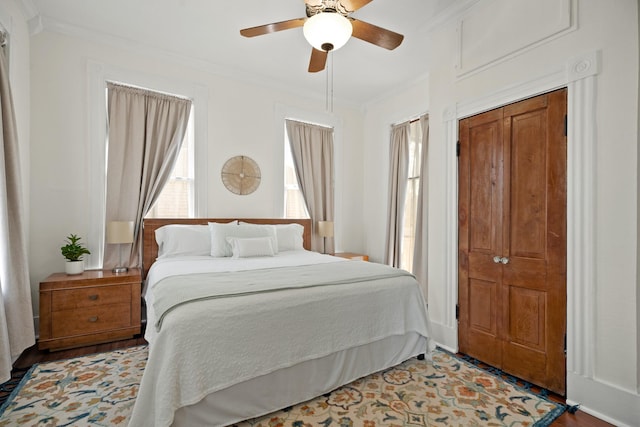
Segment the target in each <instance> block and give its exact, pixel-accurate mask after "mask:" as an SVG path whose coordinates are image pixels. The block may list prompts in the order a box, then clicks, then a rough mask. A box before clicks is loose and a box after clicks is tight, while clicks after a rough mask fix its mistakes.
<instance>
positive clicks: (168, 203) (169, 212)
mask: <svg viewBox="0 0 640 427" xmlns="http://www.w3.org/2000/svg"><path fill="white" fill-rule="evenodd" d="M193 116H194V108H193V107H192V108H191V114H190V116H189V123H188V125H187V131H186V133H185V136H184V141H182V146H181V147H180V152H179V153H178V159H177V160H176V164H175V165H174V167H173V171H172V172H171V177H170V178H169V181H167V183H166V184H165V186H164V188H163V189H162V193H160V196H159V197H158V200H157V201H156V203H155V204H154V205H153V207H152V208H151V209H150V210H149V212H148V213H147V215H146V218H192V217H194V216H195V214H194V212H195V209H194V205H195V203H194V198H195V191H194V190H195V189H194V184H195V173H194V170H195V168H194V160H195V156H194V126H193Z"/></svg>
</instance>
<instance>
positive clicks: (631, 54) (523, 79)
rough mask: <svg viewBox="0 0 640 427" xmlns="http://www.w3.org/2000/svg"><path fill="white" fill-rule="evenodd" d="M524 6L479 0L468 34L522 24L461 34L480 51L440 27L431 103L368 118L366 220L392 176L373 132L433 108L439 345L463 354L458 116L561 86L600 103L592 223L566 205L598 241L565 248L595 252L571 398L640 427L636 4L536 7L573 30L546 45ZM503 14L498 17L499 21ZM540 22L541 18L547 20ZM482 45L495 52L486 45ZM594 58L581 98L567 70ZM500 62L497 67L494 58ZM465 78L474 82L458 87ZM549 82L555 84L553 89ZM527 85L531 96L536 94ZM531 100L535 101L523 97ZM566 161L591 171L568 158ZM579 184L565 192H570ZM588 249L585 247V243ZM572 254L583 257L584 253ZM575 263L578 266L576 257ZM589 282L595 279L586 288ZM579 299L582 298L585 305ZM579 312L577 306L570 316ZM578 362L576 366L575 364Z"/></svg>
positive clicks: (432, 306) (573, 138) (376, 224)
mask: <svg viewBox="0 0 640 427" xmlns="http://www.w3.org/2000/svg"><path fill="white" fill-rule="evenodd" d="M505 2H506V3H505ZM503 3H504V4H503ZM507 3H508V5H507ZM529 6H530V2H529V4H527V2H526V1H513V0H486V1H484V0H483V1H481V2H478V3H476V4H475V5H474V6H473V7H471V8H470V9H469V10H468V11H467V12H466V15H465V16H464V17H463V19H464V20H465V21H464V22H465V24H467V23H468V22H472V23H473V21H474V19H475V18H479V17H480V18H482V19H483V20H484V21H486V19H487V16H489V17H490V19H495V20H496V21H497V20H499V19H505V20H506V21H505V22H512V21H513V22H519V24H518V26H517V31H518V33H502V34H501V31H503V30H504V28H505V27H504V26H501V25H477V26H475V27H474V25H468V26H466V27H463V28H464V29H466V30H469V28H471V29H472V30H473V31H476V33H473V34H471V35H469V34H465V36H466V38H463V40H466V42H465V43H473V44H474V45H473V46H469V45H467V44H464V43H462V44H461V43H460V39H459V38H458V26H457V25H456V23H448V24H444V25H442V26H440V27H438V28H436V29H435V30H433V31H432V33H431V34H430V35H429V36H430V37H429V38H428V40H426V42H427V44H428V46H429V48H428V49H426V51H427V52H429V54H430V55H432V59H431V61H430V63H431V64H433V67H432V68H431V69H430V70H429V84H428V88H429V89H428V95H427V96H425V94H424V93H422V92H420V91H415V92H414V93H413V94H414V96H410V97H409V98H408V99H404V100H403V101H404V102H405V104H400V105H398V104H396V100H395V99H388V100H387V99H385V100H381V101H380V102H378V103H375V104H373V105H369V106H368V108H367V115H366V117H365V125H366V126H365V128H366V129H365V145H366V146H368V145H369V144H375V150H378V151H375V150H367V152H371V151H372V153H369V154H368V155H367V164H366V165H365V182H367V183H368V184H372V183H375V184H376V185H368V186H367V187H366V188H365V202H366V207H365V209H366V210H367V211H374V212H376V213H377V212H378V211H379V210H381V209H384V207H385V206H386V204H385V201H383V200H381V199H380V198H379V196H378V195H379V194H380V193H382V194H385V195H386V192H387V185H388V183H387V179H388V178H387V177H386V171H387V170H388V167H387V165H386V164H385V163H386V161H387V155H386V152H388V142H387V141H388V139H387V140H384V139H383V138H382V137H380V135H377V136H375V135H374V134H376V133H377V132H378V131H375V130H370V129H368V128H369V127H371V129H375V128H376V127H378V129H382V128H383V127H384V126H386V124H385V125H384V126H383V125H382V123H385V122H388V121H389V120H390V118H391V117H392V116H393V114H394V113H396V112H398V111H403V109H404V108H405V107H407V106H409V107H410V106H412V105H428V106H429V114H430V143H429V183H430V184H429V255H428V261H429V295H428V300H429V311H430V316H431V320H432V326H433V330H434V335H435V337H436V339H437V340H438V341H439V342H440V343H441V344H444V345H445V346H447V347H449V348H453V349H457V324H456V322H455V317H454V313H455V303H456V300H457V276H456V274H457V272H456V269H455V266H456V263H457V256H456V254H457V242H456V240H457V239H456V234H455V227H456V224H457V219H456V215H457V212H456V209H455V206H456V187H457V184H456V182H455V180H456V179H457V178H456V177H457V173H456V170H455V168H456V160H455V149H454V145H455V136H456V134H457V129H456V126H455V123H456V121H457V119H458V118H460V117H461V116H462V113H461V111H462V110H464V111H465V113H467V114H468V113H469V112H473V111H474V109H475V110H477V107H476V106H477V105H481V104H483V105H484V106H485V107H486V109H489V108H490V107H491V106H490V105H488V104H489V103H490V100H491V99H492V98H495V99H501V98H505V95H504V93H507V92H511V93H516V92H518V91H519V93H520V94H521V95H522V96H523V97H524V96H531V95H535V94H536V92H537V91H539V90H540V89H543V90H552V89H555V87H556V85H557V84H558V82H559V81H560V82H564V84H565V85H567V84H570V95H569V96H570V98H571V96H572V94H573V95H575V94H576V93H578V92H580V91H582V92H581V93H588V94H593V95H595V96H594V98H593V99H586V100H584V101H586V102H588V103H593V105H594V114H595V120H596V122H595V125H594V124H592V123H589V122H588V121H584V120H583V122H582V124H583V125H584V127H585V128H591V127H592V126H593V135H592V136H593V138H595V146H594V152H593V165H590V164H582V163H579V164H576V165H575V166H576V167H575V169H580V170H582V171H584V172H585V174H586V176H587V178H589V179H591V180H592V181H593V183H594V186H593V187H592V188H590V189H588V191H587V192H586V193H587V196H582V198H583V199H584V198H585V197H586V198H587V200H586V201H585V204H586V205H589V203H590V200H589V199H588V197H590V196H593V201H592V203H591V205H592V206H593V211H592V212H586V213H585V212H581V211H580V209H577V208H580V207H581V206H574V205H573V203H574V202H573V201H570V202H569V203H570V208H571V209H574V212H575V214H576V215H580V216H584V215H592V217H593V227H592V228H593V229H592V230H589V231H590V232H592V235H589V236H580V235H577V236H576V235H575V233H574V232H573V231H571V233H572V234H571V235H572V238H573V239H574V240H573V241H572V242H570V244H572V243H575V245H574V246H581V245H583V243H581V242H584V241H588V239H592V242H593V243H592V245H591V246H590V247H589V248H587V251H586V252H587V255H589V254H592V259H590V261H592V263H591V265H580V264H579V263H576V265H577V266H578V270H579V271H578V273H579V274H578V275H580V274H582V276H580V277H583V276H584V277H585V278H586V279H587V280H585V282H584V283H583V282H582V281H581V280H574V281H573V282H572V283H571V286H572V291H571V292H570V296H569V298H570V299H569V302H568V304H569V305H570V306H569V307H568V308H569V310H570V311H572V312H577V313H578V314H579V315H580V316H577V317H576V318H570V319H568V321H569V325H568V330H569V331H570V333H571V332H573V333H574V334H577V333H578V332H577V331H579V333H580V334H581V335H580V336H569V337H568V339H569V342H570V347H569V354H568V360H569V363H568V368H569V372H568V374H567V377H568V378H567V381H568V388H567V394H568V399H569V401H570V402H574V403H581V404H582V409H583V410H586V411H589V412H591V413H593V414H595V415H597V416H600V417H603V418H605V419H609V420H612V421H614V422H615V424H616V425H637V422H638V420H639V419H640V396H639V395H638V385H639V384H638V378H639V376H638V367H639V357H638V343H637V339H638V296H637V293H638V287H637V283H638V279H637V275H638V271H637V262H636V261H637V250H638V249H637V248H638V245H637V239H638V233H637V214H638V211H637V209H638V204H637V198H638V176H637V175H638V149H637V142H638V139H637V138H638V55H639V53H638V11H637V8H638V4H637V1H635V0H619V1H615V2H609V1H602V0H579V1H575V2H572V1H569V0H566V1H557V2H550V1H544V2H537V3H536V7H537V8H542V9H544V8H547V9H546V10H549V11H552V12H553V13H551V12H550V13H549V14H548V15H547V18H548V19H549V20H552V19H555V20H557V22H556V24H557V25H559V26H560V27H562V23H563V21H562V19H561V17H562V16H561V14H559V13H555V12H556V11H557V10H558V8H560V9H562V8H564V9H562V10H564V11H565V12H567V13H568V14H569V15H568V16H569V18H570V19H569V21H570V22H569V24H570V25H569V27H567V28H566V30H564V31H558V32H557V34H554V35H550V36H549V38H547V39H544V40H540V38H543V35H540V33H539V29H540V27H543V25H537V24H538V23H536V21H535V17H534V16H531V14H530V12H531V11H530V10H528V8H529ZM496 11H500V12H501V13H500V14H496V13H495V12H496ZM538 12H539V11H536V14H534V15H537V13H538ZM576 13H577V15H576ZM572 14H573V15H572ZM565 17H566V16H565ZM544 18H545V16H544V15H543V16H542V17H541V19H544ZM529 20H530V21H529ZM492 24H495V22H492ZM541 24H545V25H546V24H548V22H543V23H541ZM528 25H530V26H528ZM546 28H547V29H549V30H550V31H551V30H553V29H554V28H553V26H550V25H549V26H547V27H546ZM500 37H502V38H503V39H504V40H505V45H509V46H514V45H515V46H519V48H518V49H516V50H515V51H514V52H509V51H508V49H507V50H506V51H505V50H503V49H502V46H498V45H496V43H498V42H496V41H495V40H496V39H498V40H499V39H500ZM536 37H537V39H536ZM483 40H485V41H486V40H493V42H492V43H491V44H483V43H482V42H483ZM507 42H508V43H507ZM590 52H596V54H595V55H593V56H591V57H598V58H599V60H600V66H601V68H600V69H599V70H596V71H595V75H594V76H592V77H589V78H586V79H584V80H581V81H587V82H588V83H585V84H586V85H587V86H588V85H589V84H591V82H593V89H591V88H587V89H575V90H574V87H575V86H577V85H576V84H575V83H569V82H571V81H572V80H571V77H572V76H571V73H572V72H573V73H574V74H575V72H579V71H580V70H581V69H580V68H579V67H578V69H577V70H571V69H568V68H567V69H565V68H564V67H565V64H570V63H571V58H572V57H573V56H574V55H584V54H588V53H590ZM498 53H499V55H500V56H501V57H500V58H498V57H496V55H497V54H498ZM591 57H590V58H591ZM486 58H490V59H495V61H493V62H491V63H488V64H484V65H483V64H478V63H475V64H474V61H481V60H485V59H486ZM465 61H466V62H465ZM596 62H597V61H596ZM469 64H471V65H483V66H482V67H479V68H478V69H477V70H470V69H469V68H465V67H467V66H469ZM456 66H458V68H456ZM592 66H593V67H596V65H592ZM461 71H465V72H466V71H469V72H468V73H467V74H465V75H460V72H461ZM549 75H553V76H554V77H553V79H549V80H548V83H546V82H547V80H545V79H546V78H547V76H549ZM558 76H559V77H558ZM532 81H534V82H535V84H531V82H532ZM580 84H583V83H580ZM515 88H518V89H517V90H516V89H515ZM528 90H529V91H530V93H527V91H528ZM422 97H424V98H422ZM425 98H426V99H425ZM488 100H489V101H488ZM515 100H516V99H513V101H515ZM510 101H511V100H510ZM581 101H582V100H581ZM496 102H497V101H496ZM569 105H570V110H569V117H570V126H571V125H572V123H575V122H577V121H579V120H578V119H577V115H578V110H580V109H581V108H582V105H581V104H577V103H576V101H575V98H571V99H570V100H569ZM493 106H498V105H493ZM475 112H480V111H475ZM452 123H453V125H452ZM578 134H580V135H589V134H588V132H582V129H576V130H575V132H574V133H573V135H570V136H569V143H570V144H580V145H581V146H582V145H583V144H586V142H587V141H586V140H581V139H579V138H577V135H578ZM589 136H590V135H589ZM573 148H574V147H570V150H571V149H573ZM580 149H583V148H582V147H580ZM587 160H588V159H587ZM571 161H572V162H573V161H577V162H581V161H584V160H583V159H580V158H572V160H571ZM570 167H573V164H571V165H570ZM380 170H384V171H385V174H382V175H383V176H379V175H380ZM570 173H572V171H571V170H570ZM569 179H570V180H575V176H571V175H570V178H569ZM579 184H580V183H576V182H575V181H573V182H570V186H576V185H577V186H579ZM571 188H573V187H571ZM452 202H453V203H452ZM452 205H453V209H452V208H451V206H452ZM384 221H385V216H384V215H378V214H376V216H375V217H374V218H372V219H371V220H369V221H368V222H367V225H366V227H367V228H366V233H365V235H366V236H367V247H366V250H367V251H368V252H369V253H370V254H373V255H374V257H375V258H378V259H380V257H381V255H382V254H383V252H382V251H383V248H384V234H383V232H382V231H381V230H383V225H384V224H383V222H384ZM581 221H582V220H581ZM573 222H576V219H575V218H571V217H570V218H569V227H571V226H572V224H573ZM583 222H585V221H583ZM586 223H587V224H588V223H589V221H588V220H587V221H586ZM452 227H453V228H452ZM452 230H453V232H452ZM585 237H587V238H588V239H587V240H585ZM570 250H571V251H574V252H580V251H584V248H583V247H579V248H577V249H576V248H573V249H571V248H570ZM569 255H570V259H573V258H572V255H573V252H572V253H570V254H569ZM587 259H589V256H587ZM591 273H593V277H590V276H589V275H590V274H591ZM571 274H573V272H571ZM572 277H573V276H572ZM585 293H587V295H584V294H585ZM576 295H582V297H581V298H582V299H579V298H577V296H576ZM585 301H586V302H585ZM576 303H580V304H582V306H580V307H577V308H576V307H572V306H571V304H576ZM585 319H586V320H587V321H588V323H587V325H586V327H585V325H584V324H582V323H581V322H583V321H584V320H585ZM574 359H576V360H579V361H580V363H574V362H573V360H574ZM574 365H575V366H574Z"/></svg>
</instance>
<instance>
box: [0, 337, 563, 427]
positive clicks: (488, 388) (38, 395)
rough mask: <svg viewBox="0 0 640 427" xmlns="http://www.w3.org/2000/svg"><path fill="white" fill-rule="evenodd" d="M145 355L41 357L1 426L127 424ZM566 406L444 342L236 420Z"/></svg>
mask: <svg viewBox="0 0 640 427" xmlns="http://www.w3.org/2000/svg"><path fill="white" fill-rule="evenodd" d="M146 360H147V347H146V346H139V347H132V348H129V349H124V350H117V351H113V352H108V353H101V354H95V355H91V356H83V357H79V358H74V359H68V360H62V361H58V362H47V363H43V364H39V365H35V366H34V367H32V368H31V370H30V371H29V372H27V374H26V375H25V376H24V378H23V379H22V381H21V383H20V384H19V385H18V386H17V387H16V388H15V389H14V390H13V392H12V394H11V396H10V397H9V398H8V400H7V401H6V402H5V403H4V404H3V405H2V406H1V407H0V427H5V426H52V427H53V426H126V425H127V424H128V420H129V416H130V414H131V410H132V407H133V403H134V402H135V398H136V395H137V391H138V386H139V384H140V380H141V378H142V372H143V370H144V367H145V364H146ZM238 404H242V403H241V402H238ZM564 409H565V407H564V405H562V404H559V403H555V402H552V401H550V400H548V399H546V398H545V397H544V396H539V395H536V394H533V393H531V392H530V391H528V390H525V389H524V388H522V387H520V386H518V385H515V384H511V383H509V382H507V381H504V380H503V379H502V378H500V377H499V376H498V375H495V374H493V373H490V372H487V371H485V370H482V369H479V368H477V367H475V366H473V365H472V364H470V363H468V362H466V361H464V360H462V359H459V358H458V357H456V356H454V355H452V354H450V353H447V352H445V351H443V350H439V349H438V350H436V351H435V352H434V354H433V360H432V361H421V360H417V359H415V358H414V359H410V360H408V361H406V362H404V363H402V364H400V365H398V366H396V367H394V368H391V369H388V370H386V371H383V372H379V373H376V374H372V375H369V376H367V377H364V378H361V379H359V380H357V381H354V382H353V383H351V384H348V385H346V386H343V387H341V388H339V389H337V390H334V391H333V392H331V393H329V394H327V395H325V396H321V397H318V398H316V399H312V400H310V401H308V402H305V403H301V404H299V405H296V406H293V407H291V408H287V409H285V410H282V411H278V412H274V413H272V414H269V415H267V416H264V417H260V418H256V419H253V420H249V421H245V422H242V423H239V424H237V427H248V426H256V427H278V426H282V427H289V426H290V427H310V426H321V427H328V426H337V427H343V426H345V427H346V426H363V427H374V426H378V427H380V426H386V427H396V426H398V427H400V426H402V427H412V426H460V427H462V426H510V427H513V426H523V427H528V426H530V427H534V426H535V427H543V426H548V425H549V424H551V422H552V421H553V420H554V419H556V418H557V417H558V416H560V414H562V412H564ZM194 427H196V426H194Z"/></svg>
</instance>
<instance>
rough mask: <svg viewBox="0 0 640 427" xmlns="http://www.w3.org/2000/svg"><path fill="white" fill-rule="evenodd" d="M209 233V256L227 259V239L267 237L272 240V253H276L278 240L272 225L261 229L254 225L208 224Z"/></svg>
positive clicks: (228, 251)
mask: <svg viewBox="0 0 640 427" xmlns="http://www.w3.org/2000/svg"><path fill="white" fill-rule="evenodd" d="M209 231H210V233H211V256H213V257H228V256H231V255H232V252H231V245H230V244H229V242H227V240H226V239H227V237H269V238H271V239H272V247H273V252H274V253H277V252H278V238H277V237H276V228H275V227H274V226H273V225H270V226H266V227H263V226H262V225H256V224H240V225H227V224H218V223H214V222H210V223H209Z"/></svg>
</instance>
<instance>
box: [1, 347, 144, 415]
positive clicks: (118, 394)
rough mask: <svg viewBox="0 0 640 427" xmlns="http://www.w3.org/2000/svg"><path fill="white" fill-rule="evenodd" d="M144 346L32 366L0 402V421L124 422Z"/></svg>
mask: <svg viewBox="0 0 640 427" xmlns="http://www.w3.org/2000/svg"><path fill="white" fill-rule="evenodd" d="M146 362H147V346H138V347H131V348H127V349H123V350H116V351H111V352H108V353H97V354H93V355H89V356H83V357H77V358H73V359H67V360H60V361H55V362H47V363H42V364H37V365H34V366H33V367H32V368H31V369H30V370H29V371H28V372H27V373H26V374H25V376H24V377H23V379H22V381H21V383H20V384H19V385H18V386H17V387H16V388H15V389H14V390H13V392H12V394H11V396H9V398H8V399H7V401H6V402H5V403H4V404H3V405H2V407H0V426H1V427H5V426H47V427H54V426H57V427H60V426H119V425H122V426H126V425H127V423H128V421H129V416H130V414H131V410H132V408H133V404H134V402H135V399H136V396H137V394H138V386H139V384H140V380H141V379H142V372H143V371H144V367H145V365H146Z"/></svg>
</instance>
